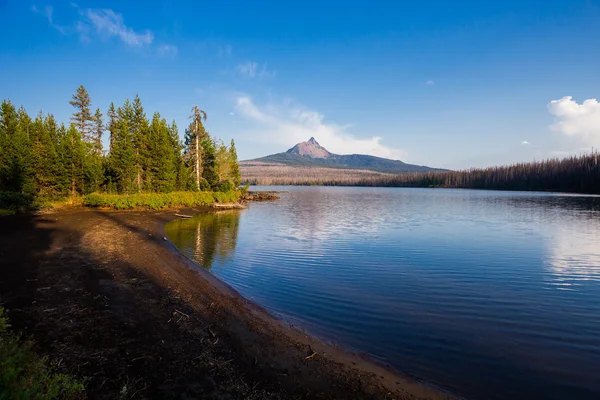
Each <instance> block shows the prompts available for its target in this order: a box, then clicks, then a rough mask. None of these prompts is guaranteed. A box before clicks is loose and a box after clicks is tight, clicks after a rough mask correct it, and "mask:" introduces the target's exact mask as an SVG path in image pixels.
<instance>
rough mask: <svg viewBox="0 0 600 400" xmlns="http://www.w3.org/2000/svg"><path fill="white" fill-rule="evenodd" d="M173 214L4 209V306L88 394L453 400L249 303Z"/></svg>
mask: <svg viewBox="0 0 600 400" xmlns="http://www.w3.org/2000/svg"><path fill="white" fill-rule="evenodd" d="M180 212H182V213H184V214H191V213H193V212H195V211H194V210H180ZM173 214H174V211H162V212H147V211H144V212H103V211H92V210H86V209H78V210H68V211H61V212H56V213H51V214H45V215H28V216H13V217H0V271H1V275H0V304H2V305H3V306H4V307H5V308H6V309H7V310H8V311H9V317H10V319H11V322H12V325H13V327H14V328H15V329H17V330H20V331H22V332H24V333H25V334H26V335H30V336H32V337H33V339H35V340H36V342H37V347H38V348H37V350H38V351H39V352H40V353H43V354H47V355H49V356H50V358H51V360H52V362H53V363H54V364H55V365H56V366H57V369H58V370H59V371H61V372H69V373H72V374H75V375H76V376H79V377H86V378H87V381H86V386H87V393H88V396H89V397H90V398H93V399H95V398H107V399H115V398H157V399H165V398H182V399H197V398H201V399H286V398H294V399H312V398H315V399H353V398H357V399H358V398H360V399H362V398H364V399H371V398H373V399H376V398H377V399H384V398H390V399H392V398H395V399H400V398H411V399H417V398H442V397H443V396H442V395H440V394H438V393H436V392H435V391H433V390H430V389H428V388H425V387H423V386H421V385H419V384H417V383H415V382H411V381H409V380H408V379H406V378H404V377H401V376H398V375H396V374H394V373H392V372H391V371H388V370H387V369H385V368H382V367H379V366H377V365H375V364H372V363H370V362H368V361H366V360H364V359H362V358H361V357H359V356H355V355H352V354H348V353H346V352H343V351H341V350H339V349H336V348H333V347H330V346H327V345H325V344H323V343H321V342H319V341H317V340H314V339H312V338H310V337H307V336H306V335H305V334H303V333H302V332H299V331H296V330H294V329H291V328H289V327H287V326H284V324H283V323H281V322H279V321H276V320H274V319H273V318H271V317H270V316H269V315H268V314H267V313H266V312H264V311H263V310H261V309H260V308H259V307H257V306H255V305H253V304H252V303H248V302H247V301H246V300H244V299H243V298H241V297H240V296H239V295H238V294H237V293H235V292H234V291H233V290H231V289H230V288H229V287H227V286H226V285H225V284H223V283H221V282H220V281H218V280H216V278H214V277H212V276H211V275H210V274H208V273H206V272H204V271H202V270H200V269H199V268H197V267H195V266H194V265H193V264H191V262H190V261H188V260H187V259H186V258H184V257H183V256H182V255H181V254H180V253H178V252H177V250H176V249H175V248H174V247H173V246H172V245H171V244H170V243H169V242H168V240H165V238H164V235H163V227H164V224H165V223H166V222H168V221H169V220H171V219H173V218H174V216H173Z"/></svg>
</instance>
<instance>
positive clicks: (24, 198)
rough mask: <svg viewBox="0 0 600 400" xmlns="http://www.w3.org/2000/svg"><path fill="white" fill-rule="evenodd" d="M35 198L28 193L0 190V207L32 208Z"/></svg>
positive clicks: (20, 209)
mask: <svg viewBox="0 0 600 400" xmlns="http://www.w3.org/2000/svg"><path fill="white" fill-rule="evenodd" d="M33 200H34V198H33V196H32V195H30V194H27V193H19V192H5V191H0V208H4V209H8V210H19V211H24V210H27V209H29V208H31V206H32V204H33Z"/></svg>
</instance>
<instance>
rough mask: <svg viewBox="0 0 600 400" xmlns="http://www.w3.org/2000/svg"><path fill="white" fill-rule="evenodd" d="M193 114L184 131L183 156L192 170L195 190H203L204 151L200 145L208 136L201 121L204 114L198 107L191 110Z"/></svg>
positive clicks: (204, 118)
mask: <svg viewBox="0 0 600 400" xmlns="http://www.w3.org/2000/svg"><path fill="white" fill-rule="evenodd" d="M192 111H193V114H192V115H191V116H190V118H191V119H192V122H191V123H190V126H189V127H188V129H187V130H186V131H185V146H186V147H185V155H186V160H187V162H188V166H189V168H190V169H191V170H192V172H193V175H194V177H195V183H196V189H197V190H201V189H203V187H202V186H203V185H201V183H202V175H203V160H202V153H203V152H204V149H203V147H202V144H203V143H205V142H206V137H207V136H208V134H207V133H206V130H205V129H204V124H203V123H202V122H203V121H206V117H207V116H206V112H205V111H203V110H200V109H199V108H198V106H194V107H193V108H192Z"/></svg>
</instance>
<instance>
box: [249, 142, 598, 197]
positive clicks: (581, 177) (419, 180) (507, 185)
mask: <svg viewBox="0 0 600 400" xmlns="http://www.w3.org/2000/svg"><path fill="white" fill-rule="evenodd" d="M242 173H243V181H244V182H245V183H247V184H251V185H324V186H383V187H386V186H389V187H439V188H461V189H490V190H523V191H528V190H532V191H556V192H570V193H590V194H600V154H599V153H597V152H592V153H588V154H581V155H578V156H571V157H567V158H564V159H557V158H554V159H548V160H544V161H536V162H527V163H517V164H513V165H508V166H499V167H489V168H471V169H468V170H463V171H430V172H415V173H404V174H396V175H394V174H380V173H375V172H372V171H366V170H354V171H352V173H345V172H344V171H343V170H336V169H332V168H311V167H301V168H298V167H288V166H285V165H276V164H266V163H263V164H260V163H258V164H256V165H249V164H248V165H246V164H242Z"/></svg>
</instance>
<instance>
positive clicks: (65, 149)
mask: <svg viewBox="0 0 600 400" xmlns="http://www.w3.org/2000/svg"><path fill="white" fill-rule="evenodd" d="M86 150H87V149H86V144H85V143H84V142H83V140H82V138H81V134H80V132H79V130H78V129H77V128H76V126H75V124H71V125H70V127H69V129H68V130H67V133H66V135H65V136H64V137H63V140H62V143H61V153H62V154H61V155H62V159H63V163H64V164H65V165H68V166H70V168H67V169H66V174H65V175H66V178H67V180H68V181H69V194H70V195H71V196H76V195H77V194H83V193H85V170H84V168H85V164H86V154H87V151H86Z"/></svg>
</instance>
